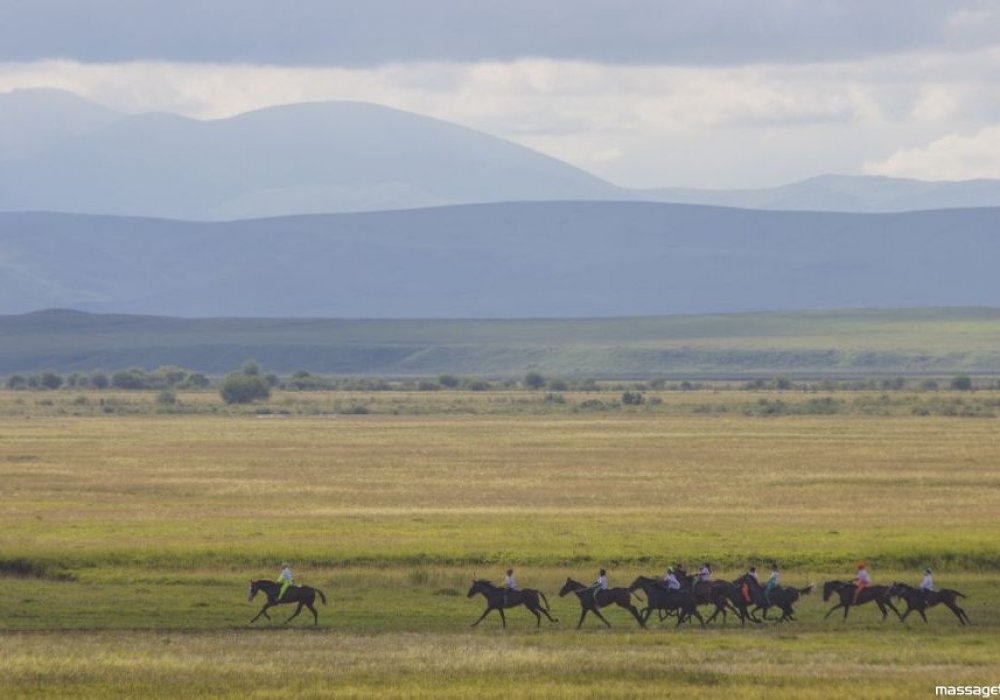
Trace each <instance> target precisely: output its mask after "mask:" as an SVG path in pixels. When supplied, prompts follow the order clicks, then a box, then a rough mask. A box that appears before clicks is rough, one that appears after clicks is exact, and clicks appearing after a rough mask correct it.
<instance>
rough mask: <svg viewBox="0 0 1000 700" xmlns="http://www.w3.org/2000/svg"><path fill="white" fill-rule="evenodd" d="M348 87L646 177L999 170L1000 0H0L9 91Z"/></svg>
mask: <svg viewBox="0 0 1000 700" xmlns="http://www.w3.org/2000/svg"><path fill="white" fill-rule="evenodd" d="M18 87H57V88H62V89H67V90H71V91H73V92H76V93H78V94H80V95H82V96H84V97H87V98H90V99H92V100H95V101H97V102H100V103H102V104H105V105H108V106H110V107H113V108H116V109H119V110H123V111H128V112H138V111H146V110H163V111H172V112H178V113H182V114H187V115H190V116H195V117H202V118H212V117H219V116H228V115H232V114H236V113H239V112H243V111H247V110H250V109H255V108H258V107H263V106H267V105H272V104H280V103H288V102H298V101H304V100H333V99H349V100H361V101H368V102H376V103H380V104H385V105H389V106H393V107H397V108H401V109H406V110H411V111H415V112H420V113H422V114H427V115H431V116H435V117H439V118H441V119H446V120H449V121H454V122H457V123H460V124H463V125H466V126H470V127H473V128H476V129H481V130H483V131H486V132H488V133H491V134H494V135H496V136H500V137H503V138H507V139H510V140H512V141H516V142H518V143H522V144H524V145H526V146H529V147H532V148H535V149H538V150H540V151H543V152H545V153H549V154H551V155H553V156H556V157H558V158H561V159H563V160H566V161H568V162H570V163H573V164H575V165H578V166H580V167H583V168H585V169H587V170H589V171H591V172H593V173H595V174H597V175H599V176H601V177H604V178H606V179H609V180H611V181H613V182H615V183H617V184H620V185H625V186H634V187H656V186H691V187H761V186H769V185H775V184H781V183H785V182H789V181H793V180H797V179H802V178H805V177H810V176H813V175H818V174H822V173H830V172H833V173H847V174H862V173H872V174H886V175H893V176H900V177H916V178H922V179H969V178H976V177H994V178H1000V0H954V1H951V2H943V1H921V0H886V1H884V2H879V1H878V0H867V2H855V1H846V0H845V1H840V2H836V1H829V2H826V1H824V0H724V1H723V0H702V1H695V2H692V1H691V0H688V1H687V2H675V1H673V0H660V1H655V2H654V1H652V0H573V1H570V0H534V1H532V2H528V1H527V0H505V1H504V2H497V1H496V0H491V1H490V2H486V1H481V0H406V1H404V0H358V1H357V2H339V1H337V0H285V1H277V0H273V1H271V2H264V1H262V0H198V1H191V0H171V1H170V2H165V1H162V0H87V1H83V0H0V92H5V91H7V90H11V89H15V88H18Z"/></svg>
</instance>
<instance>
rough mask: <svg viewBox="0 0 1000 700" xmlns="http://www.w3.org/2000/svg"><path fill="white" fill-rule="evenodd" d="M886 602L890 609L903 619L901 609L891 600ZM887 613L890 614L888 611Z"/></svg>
mask: <svg viewBox="0 0 1000 700" xmlns="http://www.w3.org/2000/svg"><path fill="white" fill-rule="evenodd" d="M885 604H886V605H888V606H889V609H890V610H892V611H893V612H894V613H896V617H898V618H899V619H900V620H902V619H903V616H902V615H900V614H899V610H897V609H896V606H895V605H893V604H892V601H891V600H886V601H885ZM886 615H888V613H886Z"/></svg>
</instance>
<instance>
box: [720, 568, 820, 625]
mask: <svg viewBox="0 0 1000 700" xmlns="http://www.w3.org/2000/svg"><path fill="white" fill-rule="evenodd" d="M733 583H734V585H736V586H738V587H739V588H740V589H741V590H742V588H743V586H746V587H747V591H748V592H749V593H750V601H751V602H752V603H753V604H754V610H755V611H756V610H761V611H763V615H764V619H765V620H766V619H767V611H768V609H769V608H771V607H772V606H774V607H778V608H781V617H780V618H779V619H778V622H784V621H785V620H793V621H794V620H795V611H794V610H793V609H792V603H794V602H795V601H797V600H798V599H799V597H800V596H803V595H806V594H808V593H811V592H812V589H813V584H811V583H810V584H809V585H808V586H806V587H805V588H791V587H789V586H775V587H774V588H773V589H772V590H771V592H770V593H768V594H767V596H765V595H764V587H763V586H761V585H760V582H759V581H757V579H755V578H754V577H753V576H751V575H750V574H744V575H743V576H741V577H739V578H738V579H736V581H734V582H733ZM748 614H750V613H748ZM750 617H751V619H753V620H754V621H756V618H755V617H754V616H753V615H752V614H750Z"/></svg>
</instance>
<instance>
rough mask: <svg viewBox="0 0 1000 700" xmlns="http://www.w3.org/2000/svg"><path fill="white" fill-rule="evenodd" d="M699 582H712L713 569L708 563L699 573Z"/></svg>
mask: <svg viewBox="0 0 1000 700" xmlns="http://www.w3.org/2000/svg"><path fill="white" fill-rule="evenodd" d="M698 580H699V581H702V582H707V581H711V580H712V567H711V566H709V564H708V562H707V561H706V562H705V565H704V566H703V567H701V570H700V571H699V572H698Z"/></svg>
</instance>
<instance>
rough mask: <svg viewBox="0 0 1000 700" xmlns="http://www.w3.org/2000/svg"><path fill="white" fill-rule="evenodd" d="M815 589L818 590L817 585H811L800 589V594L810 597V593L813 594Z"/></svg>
mask: <svg viewBox="0 0 1000 700" xmlns="http://www.w3.org/2000/svg"><path fill="white" fill-rule="evenodd" d="M814 588H816V584H815V583H810V584H809V585H808V586H806V587H805V588H800V589H799V593H801V594H802V595H808V594H810V593H812V592H813V589H814Z"/></svg>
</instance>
